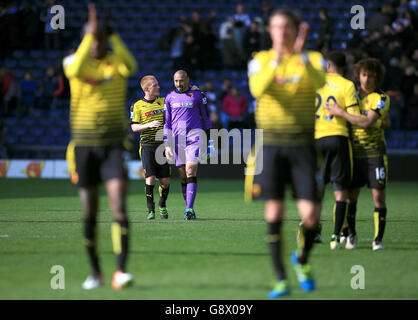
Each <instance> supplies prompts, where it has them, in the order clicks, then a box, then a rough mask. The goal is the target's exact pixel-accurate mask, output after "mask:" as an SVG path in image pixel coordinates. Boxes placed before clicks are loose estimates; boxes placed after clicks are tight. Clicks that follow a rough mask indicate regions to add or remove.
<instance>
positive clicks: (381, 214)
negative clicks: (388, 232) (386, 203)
mask: <svg viewBox="0 0 418 320" xmlns="http://www.w3.org/2000/svg"><path fill="white" fill-rule="evenodd" d="M386 211H387V210H386V208H374V230H375V233H374V240H375V241H382V239H383V234H384V232H385V227H386Z"/></svg>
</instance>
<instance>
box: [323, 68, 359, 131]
mask: <svg viewBox="0 0 418 320" xmlns="http://www.w3.org/2000/svg"><path fill="white" fill-rule="evenodd" d="M327 102H328V103H330V104H333V103H337V104H338V105H339V106H340V107H341V108H343V109H345V110H346V111H347V112H348V113H350V114H353V115H356V116H359V115H360V110H359V106H358V100H357V93H356V88H355V86H354V83H353V82H352V81H350V80H347V79H345V78H344V77H342V76H340V75H339V74H337V73H327V75H326V78H325V85H324V86H323V87H322V88H321V89H319V90H318V91H317V92H316V104H315V105H316V114H315V139H320V138H323V137H327V136H344V137H349V129H348V122H347V120H345V119H344V118H343V117H336V116H333V115H331V114H330V113H329V112H328V111H327V110H326V108H325V105H326V103H327Z"/></svg>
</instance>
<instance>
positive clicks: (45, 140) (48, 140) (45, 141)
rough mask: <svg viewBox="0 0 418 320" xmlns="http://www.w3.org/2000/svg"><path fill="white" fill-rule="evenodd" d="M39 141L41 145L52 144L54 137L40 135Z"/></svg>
mask: <svg viewBox="0 0 418 320" xmlns="http://www.w3.org/2000/svg"><path fill="white" fill-rule="evenodd" d="M39 142H40V143H41V144H42V145H52V144H55V137H53V136H42V137H40V138H39Z"/></svg>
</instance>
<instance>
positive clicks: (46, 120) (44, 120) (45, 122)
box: [38, 113, 55, 127]
mask: <svg viewBox="0 0 418 320" xmlns="http://www.w3.org/2000/svg"><path fill="white" fill-rule="evenodd" d="M38 123H39V125H41V126H43V127H50V126H52V125H53V124H55V119H53V118H51V117H49V115H48V114H47V113H45V115H44V116H43V117H41V118H39V119H38Z"/></svg>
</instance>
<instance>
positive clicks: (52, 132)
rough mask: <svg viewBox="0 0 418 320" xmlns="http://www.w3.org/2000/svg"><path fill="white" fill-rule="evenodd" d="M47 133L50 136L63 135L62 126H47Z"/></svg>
mask: <svg viewBox="0 0 418 320" xmlns="http://www.w3.org/2000/svg"><path fill="white" fill-rule="evenodd" d="M47 135H49V136H52V137H58V136H62V135H64V128H63V127H58V126H53V127H49V128H48V130H47Z"/></svg>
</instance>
